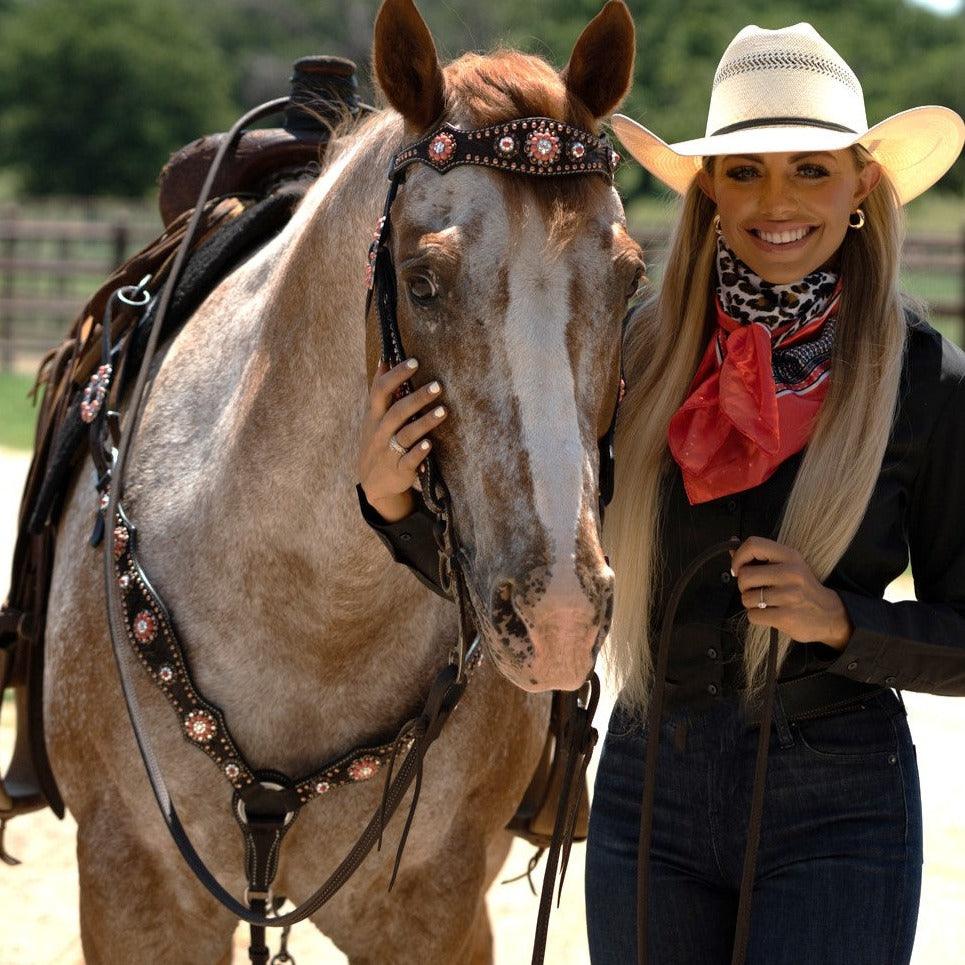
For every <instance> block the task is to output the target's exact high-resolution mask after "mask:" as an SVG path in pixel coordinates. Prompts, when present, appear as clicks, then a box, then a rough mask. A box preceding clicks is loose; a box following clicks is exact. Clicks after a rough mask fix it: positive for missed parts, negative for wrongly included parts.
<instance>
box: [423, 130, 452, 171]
mask: <svg viewBox="0 0 965 965" xmlns="http://www.w3.org/2000/svg"><path fill="white" fill-rule="evenodd" d="M455 150H456V139H455V138H454V137H453V136H452V135H451V134H447V133H445V132H444V131H443V132H442V133H440V134H437V135H436V136H435V137H434V138H433V139H432V140H431V141H430V142H429V160H430V161H432V163H433V164H445V163H446V161H448V160H449V158H451V157H452V155H453V153H454V152H455Z"/></svg>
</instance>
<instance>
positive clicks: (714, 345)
mask: <svg viewBox="0 0 965 965" xmlns="http://www.w3.org/2000/svg"><path fill="white" fill-rule="evenodd" d="M840 295H841V285H840V282H839V283H838V285H837V287H836V290H835V292H834V295H833V297H832V298H831V300H830V303H829V304H828V305H827V307H825V308H824V310H823V311H822V312H821V313H820V314H819V315H818V316H816V317H815V318H813V319H811V320H810V321H807V322H805V323H804V324H801V320H800V319H792V320H790V321H788V322H785V323H784V324H781V325H778V326H775V327H774V328H769V327H768V326H767V325H766V324H764V323H762V322H752V323H751V324H741V323H740V322H739V321H736V320H735V319H733V318H731V317H730V316H729V315H728V314H727V313H726V312H725V311H724V309H723V308H722V306H721V303H720V299H719V298H718V299H716V309H717V329H716V331H715V332H714V334H713V335H712V336H711V338H710V341H709V343H708V345H707V350H706V351H705V352H704V356H703V358H702V359H701V362H700V365H699V366H698V367H697V373H696V375H695V376H694V379H693V382H692V383H691V385H690V389H689V390H688V393H687V398H686V400H685V401H684V403H683V405H681V406H680V408H679V409H678V410H677V411H676V412H675V413H674V415H673V417H672V418H671V420H670V428H669V431H668V439H667V441H668V444H669V447H670V452H671V454H672V455H673V457H674V459H675V460H676V461H677V463H678V465H679V466H680V469H681V472H682V473H683V480H684V489H685V490H686V492H687V499H688V500H689V501H690V504H691V505H696V504H697V503H704V502H707V501H708V500H711V499H719V498H720V497H721V496H728V495H730V494H731V493H736V492H742V491H743V490H745V489H750V488H752V487H754V486H758V485H760V484H761V483H762V482H764V481H765V480H766V479H768V478H769V477H770V476H771V475H773V473H774V471H775V470H776V469H777V467H778V466H779V465H780V464H781V463H782V462H783V461H784V460H785V459H787V457H788V456H791V455H793V454H794V453H796V452H799V451H800V450H801V449H803V448H804V446H805V445H806V444H807V441H808V439H809V438H810V435H811V430H812V429H813V427H814V420H815V418H816V416H817V413H818V410H819V409H820V407H821V401H822V399H823V398H824V396H825V395H826V393H827V390H828V385H829V381H828V376H829V375H830V368H829V365H830V356H831V343H832V339H833V333H834V318H833V316H834V314H835V313H836V311H837V308H838V304H839V302H840ZM795 329H796V330H795Z"/></svg>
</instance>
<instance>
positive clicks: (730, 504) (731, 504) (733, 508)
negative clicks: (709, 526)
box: [727, 499, 737, 513]
mask: <svg viewBox="0 0 965 965" xmlns="http://www.w3.org/2000/svg"><path fill="white" fill-rule="evenodd" d="M727 509H728V511H729V512H732V513H736V512H737V500H736V499H728V500H727Z"/></svg>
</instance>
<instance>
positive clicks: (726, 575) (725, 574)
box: [720, 570, 731, 583]
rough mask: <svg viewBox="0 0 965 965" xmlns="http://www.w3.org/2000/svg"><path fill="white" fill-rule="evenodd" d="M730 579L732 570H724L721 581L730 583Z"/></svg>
mask: <svg viewBox="0 0 965 965" xmlns="http://www.w3.org/2000/svg"><path fill="white" fill-rule="evenodd" d="M730 581H731V575H730V570H724V571H723V572H722V573H721V574H720V582H721V583H730Z"/></svg>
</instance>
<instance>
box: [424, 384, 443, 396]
mask: <svg viewBox="0 0 965 965" xmlns="http://www.w3.org/2000/svg"><path fill="white" fill-rule="evenodd" d="M427 388H428V389H429V393H430V394H431V395H438V394H439V392H440V391H442V386H441V385H440V384H439V383H438V382H430V383H429V385H428V386H427Z"/></svg>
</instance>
